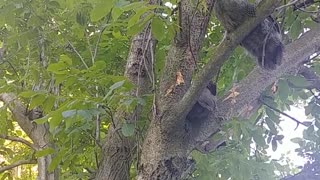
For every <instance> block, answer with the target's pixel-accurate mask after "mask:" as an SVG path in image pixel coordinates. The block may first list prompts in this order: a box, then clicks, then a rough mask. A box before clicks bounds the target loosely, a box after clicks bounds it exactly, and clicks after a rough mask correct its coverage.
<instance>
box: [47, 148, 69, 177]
mask: <svg viewBox="0 0 320 180" xmlns="http://www.w3.org/2000/svg"><path fill="white" fill-rule="evenodd" d="M66 152H67V151H66V150H61V151H59V152H58V154H57V155H56V156H55V157H54V158H53V159H52V161H51V163H50V164H49V167H48V171H49V172H52V171H53V170H54V169H55V168H57V167H58V165H59V164H60V162H61V160H62V159H63V157H64V156H65V154H66Z"/></svg>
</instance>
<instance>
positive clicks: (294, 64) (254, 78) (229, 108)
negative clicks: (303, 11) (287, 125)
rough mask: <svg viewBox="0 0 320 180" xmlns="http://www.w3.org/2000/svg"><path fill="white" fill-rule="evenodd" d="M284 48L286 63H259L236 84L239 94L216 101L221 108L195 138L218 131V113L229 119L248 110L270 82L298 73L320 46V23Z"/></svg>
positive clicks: (205, 137) (204, 124)
mask: <svg viewBox="0 0 320 180" xmlns="http://www.w3.org/2000/svg"><path fill="white" fill-rule="evenodd" d="M285 50H286V51H285V53H284V57H283V63H282V65H280V66H278V67H277V69H276V70H274V71H272V72H269V71H266V70H263V69H261V68H259V67H256V68H254V70H253V71H252V72H251V73H250V74H249V75H248V76H247V77H246V78H245V79H243V80H242V81H240V83H238V84H237V92H239V93H240V94H239V95H238V96H237V97H235V98H234V102H232V101H230V100H224V99H225V98H226V97H227V96H228V94H227V95H225V96H223V97H221V98H220V99H219V100H218V101H217V106H218V107H217V109H218V110H217V111H216V112H213V113H211V114H210V115H209V118H208V120H207V121H205V122H204V123H203V124H202V125H201V128H200V132H201V133H199V135H198V136H197V137H195V139H194V140H195V142H202V141H204V140H206V139H207V138H209V137H211V136H212V135H213V134H215V133H216V132H218V131H219V128H220V124H221V123H220V120H221V119H219V118H217V116H218V117H224V120H229V119H230V118H232V117H238V116H240V115H242V114H245V113H248V111H250V108H249V107H255V106H256V105H257V104H259V102H258V99H259V97H260V95H261V93H262V92H263V91H264V90H265V89H266V88H267V87H268V86H270V85H271V84H272V83H273V82H275V81H276V80H277V79H279V78H280V77H281V76H283V75H289V74H296V73H297V72H298V70H299V69H300V66H301V64H302V62H303V61H304V60H305V59H307V58H308V57H309V56H311V55H312V54H314V53H316V52H318V51H319V50H320V25H318V26H317V27H315V28H314V29H312V30H310V31H308V32H306V33H305V34H304V35H302V36H301V37H300V38H299V39H297V40H296V41H294V42H292V43H290V44H289V45H287V46H286V47H285Z"/></svg>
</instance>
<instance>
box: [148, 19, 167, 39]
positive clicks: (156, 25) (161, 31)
mask: <svg viewBox="0 0 320 180" xmlns="http://www.w3.org/2000/svg"><path fill="white" fill-rule="evenodd" d="M165 29H166V26H165V23H164V21H163V20H161V19H160V18H159V17H158V16H155V17H154V18H153V19H152V22H151V30H152V35H153V36H154V37H155V38H156V39H157V40H159V41H160V40H162V39H163V37H164V36H165Z"/></svg>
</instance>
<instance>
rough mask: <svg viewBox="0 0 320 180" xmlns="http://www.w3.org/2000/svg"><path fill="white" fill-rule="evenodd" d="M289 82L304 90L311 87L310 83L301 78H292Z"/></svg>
mask: <svg viewBox="0 0 320 180" xmlns="http://www.w3.org/2000/svg"><path fill="white" fill-rule="evenodd" d="M288 80H289V81H290V82H291V83H292V84H293V85H294V86H296V87H300V88H303V87H308V86H310V83H309V82H308V81H307V80H306V79H305V78H303V77H301V76H291V77H289V78H288Z"/></svg>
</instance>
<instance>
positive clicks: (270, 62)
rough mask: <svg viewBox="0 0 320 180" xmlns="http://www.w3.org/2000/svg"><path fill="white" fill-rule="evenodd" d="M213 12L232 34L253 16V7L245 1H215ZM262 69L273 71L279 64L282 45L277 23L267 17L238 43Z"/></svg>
mask: <svg viewBox="0 0 320 180" xmlns="http://www.w3.org/2000/svg"><path fill="white" fill-rule="evenodd" d="M214 11H215V15H216V17H217V19H218V20H219V21H220V23H221V25H222V26H223V27H224V29H225V30H226V32H227V33H230V32H233V31H234V30H235V29H236V28H238V27H239V26H240V25H241V24H242V23H243V22H244V21H245V20H246V19H248V18H249V17H254V16H255V6H254V5H253V4H250V3H249V2H248V1H247V0H216V1H215V4H214ZM240 45H241V46H242V47H244V48H245V49H246V50H247V51H248V52H249V54H251V55H252V56H254V57H255V58H256V59H257V60H258V63H259V65H260V66H261V67H262V68H264V69H269V70H272V69H275V68H276V66H277V65H280V64H281V60H282V56H283V49H284V45H283V42H282V39H281V33H280V29H279V26H278V24H277V22H276V21H275V20H274V19H273V18H272V17H271V16H269V17H267V18H266V19H264V20H263V21H262V22H261V23H260V24H258V25H257V26H256V27H255V28H254V29H253V30H252V31H251V32H250V33H249V34H248V35H247V36H246V37H245V38H244V39H243V41H242V42H241V43H240Z"/></svg>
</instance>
